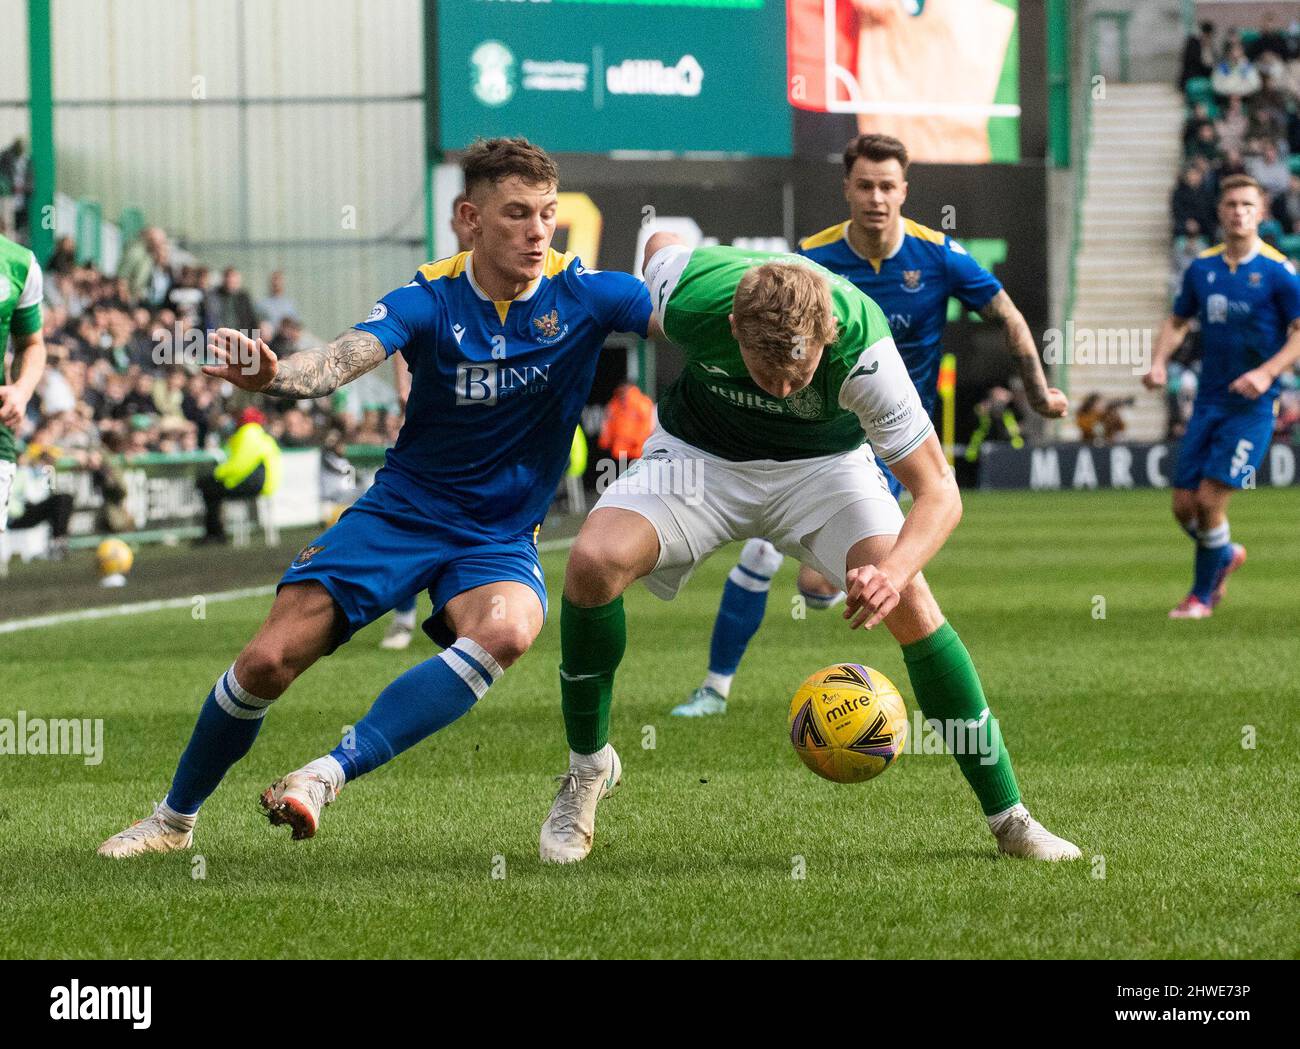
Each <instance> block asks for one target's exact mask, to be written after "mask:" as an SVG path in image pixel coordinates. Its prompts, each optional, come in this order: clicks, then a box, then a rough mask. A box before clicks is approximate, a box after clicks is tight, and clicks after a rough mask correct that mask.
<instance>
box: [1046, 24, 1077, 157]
mask: <svg viewBox="0 0 1300 1049" xmlns="http://www.w3.org/2000/svg"><path fill="white" fill-rule="evenodd" d="M1073 68H1074V66H1073V63H1072V62H1071V61H1070V5H1069V4H1068V3H1067V2H1066V0H1047V100H1048V101H1047V130H1048V140H1049V142H1050V143H1051V152H1052V163H1053V164H1054V165H1055V166H1056V167H1058V168H1068V167H1069V166H1070V141H1071V108H1072V98H1071V91H1070V88H1071V74H1072V71H1073Z"/></svg>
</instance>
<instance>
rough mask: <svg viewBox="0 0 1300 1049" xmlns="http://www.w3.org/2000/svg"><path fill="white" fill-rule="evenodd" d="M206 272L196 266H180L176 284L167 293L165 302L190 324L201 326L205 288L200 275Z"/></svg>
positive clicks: (205, 294)
mask: <svg viewBox="0 0 1300 1049" xmlns="http://www.w3.org/2000/svg"><path fill="white" fill-rule="evenodd" d="M204 272H206V271H203V270H200V269H199V268H198V267H196V266H182V267H181V271H180V273H179V274H178V275H177V278H176V283H174V284H173V285H172V287H171V290H170V291H169V292H168V293H167V302H168V304H169V305H170V306H171V308H172V309H173V310H175V311H176V313H177V315H178V316H179V317H183V318H185V320H186V321H188V322H189V323H191V324H197V325H199V326H202V324H203V300H204V298H205V297H206V296H207V293H208V291H207V288H206V287H204V285H203V284H201V283H200V275H201V274H202V273H204Z"/></svg>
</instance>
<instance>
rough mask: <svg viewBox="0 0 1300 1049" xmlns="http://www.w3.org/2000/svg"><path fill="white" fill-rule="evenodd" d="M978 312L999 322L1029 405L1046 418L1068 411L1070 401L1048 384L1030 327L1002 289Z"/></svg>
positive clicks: (1055, 416) (1060, 415)
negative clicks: (1018, 371)
mask: <svg viewBox="0 0 1300 1049" xmlns="http://www.w3.org/2000/svg"><path fill="white" fill-rule="evenodd" d="M980 315H981V316H982V317H983V318H984V319H985V320H989V321H994V322H996V323H998V324H1000V325H1002V331H1003V333H1004V335H1005V337H1006V341H1007V349H1008V350H1010V351H1011V356H1012V357H1014V358H1015V361H1016V367H1017V368H1018V369H1019V370H1020V378H1021V380H1022V381H1023V382H1024V384H1025V395H1026V396H1027V397H1028V398H1029V405H1030V407H1032V408H1033V409H1034V411H1036V412H1037V413H1038V414H1039V415H1041V416H1043V418H1045V419H1060V418H1061V417H1063V416H1064V415H1065V413H1066V412H1068V411H1069V410H1070V401H1069V399H1068V398H1067V397H1066V396H1065V394H1064V393H1062V392H1061V391H1060V390H1058V389H1057V388H1056V387H1055V386H1049V385H1048V384H1047V376H1046V375H1044V374H1043V363H1042V361H1040V360H1039V359H1038V347H1037V346H1036V345H1034V333H1033V332H1032V331H1030V330H1029V323H1028V322H1027V321H1026V320H1025V316H1024V314H1023V313H1021V312H1020V310H1019V309H1018V308H1017V307H1016V304H1015V303H1014V302H1012V301H1011V296H1010V295H1008V294H1007V292H1006V289H1005V288H1004V289H1002V290H1001V291H999V292H998V293H997V294H996V295H994V296H993V298H991V299H990V300H989V301H988V303H987V305H985V307H984V308H983V309H982V310H980Z"/></svg>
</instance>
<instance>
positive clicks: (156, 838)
mask: <svg viewBox="0 0 1300 1049" xmlns="http://www.w3.org/2000/svg"><path fill="white" fill-rule="evenodd" d="M186 822H188V826H187V825H185V823H186ZM193 843H194V817H193V816H191V817H189V819H188V821H186V820H185V817H178V815H177V814H176V813H174V812H172V811H171V810H170V809H168V808H166V806H164V805H158V806H156V807H155V808H154V810H153V815H151V816H146V817H145V818H144V819H142V820H136V821H135V822H134V823H132V824H131V826H129V827H127V828H126V830H124V831H119V832H118V833H116V834H114V835H113V836H112V837H111V838H109V839H108V840H107V841H106V842H104V844H103V845H101V846H100V847H99V849H98V852H99V854H100V855H101V856H108V857H110V858H112V859H115V860H124V859H126V858H128V857H130V856H140V855H143V854H144V853H146V852H175V851H176V850H177V849H188V848H189V847H190V846H191V845H192V844H193Z"/></svg>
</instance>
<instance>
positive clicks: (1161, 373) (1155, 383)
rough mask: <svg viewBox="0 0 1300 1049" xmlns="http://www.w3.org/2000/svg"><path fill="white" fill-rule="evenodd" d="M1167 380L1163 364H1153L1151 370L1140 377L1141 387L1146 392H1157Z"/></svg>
mask: <svg viewBox="0 0 1300 1049" xmlns="http://www.w3.org/2000/svg"><path fill="white" fill-rule="evenodd" d="M1168 378H1169V376H1168V374H1167V373H1166V372H1165V366H1164V365H1163V364H1153V365H1151V370H1150V371H1149V372H1147V373H1146V374H1145V375H1144V376H1142V385H1143V386H1145V387H1146V388H1147V389H1148V390H1159V389H1162V388H1163V387H1164V385H1165V382H1166V381H1167V380H1168Z"/></svg>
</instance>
